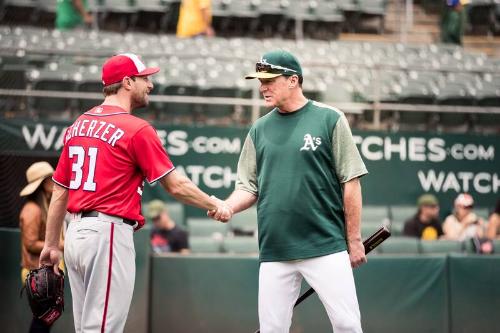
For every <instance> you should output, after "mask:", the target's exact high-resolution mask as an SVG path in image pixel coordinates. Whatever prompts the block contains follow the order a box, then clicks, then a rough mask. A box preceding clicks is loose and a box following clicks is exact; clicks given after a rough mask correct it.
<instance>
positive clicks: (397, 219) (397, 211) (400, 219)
mask: <svg viewBox="0 0 500 333" xmlns="http://www.w3.org/2000/svg"><path fill="white" fill-rule="evenodd" d="M389 210H390V214H391V222H392V223H393V225H394V224H401V225H403V224H404V223H405V221H406V220H408V219H410V218H411V217H413V216H414V215H415V213H416V212H417V207H416V206H413V205H394V206H390V207H389Z"/></svg>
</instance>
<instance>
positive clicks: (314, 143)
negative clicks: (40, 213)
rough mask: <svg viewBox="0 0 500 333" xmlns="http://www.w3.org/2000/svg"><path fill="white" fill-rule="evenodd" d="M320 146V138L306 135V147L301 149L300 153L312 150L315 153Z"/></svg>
mask: <svg viewBox="0 0 500 333" xmlns="http://www.w3.org/2000/svg"><path fill="white" fill-rule="evenodd" d="M320 145H321V138H320V137H319V136H318V137H314V136H312V135H311V134H309V133H307V134H306V135H304V146H302V148H300V151H302V150H311V149H312V151H315V150H316V149H318V147H319V146H320Z"/></svg>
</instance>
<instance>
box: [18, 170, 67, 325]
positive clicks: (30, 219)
mask: <svg viewBox="0 0 500 333" xmlns="http://www.w3.org/2000/svg"><path fill="white" fill-rule="evenodd" d="M53 173H54V169H53V168H52V166H51V165H50V164H49V163H47V162H45V161H42V162H36V163H33V164H32V165H31V166H30V167H29V168H28V170H27V171H26V179H27V181H28V185H26V186H25V187H24V188H23V189H22V191H21V193H20V196H21V197H25V198H26V203H25V204H24V205H23V207H22V209H21V213H20V215H19V227H20V229H21V240H22V241H21V260H22V262H21V263H22V269H21V281H22V282H23V283H24V280H25V279H26V275H28V273H29V271H30V270H31V269H35V268H37V267H38V261H39V259H40V252H41V251H42V249H43V246H44V243H45V227H46V222H47V211H48V207H49V203H50V198H51V196H52V188H53V185H54V183H53V182H52V179H51V176H52V174H53ZM59 248H60V249H61V250H62V249H63V243H62V240H60V242H59ZM49 331H50V326H47V325H46V324H45V323H44V322H43V321H42V320H40V319H37V318H35V317H33V320H32V322H31V326H30V332H49Z"/></svg>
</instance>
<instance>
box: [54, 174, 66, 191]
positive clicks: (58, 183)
mask: <svg viewBox="0 0 500 333" xmlns="http://www.w3.org/2000/svg"><path fill="white" fill-rule="evenodd" d="M52 181H53V182H54V183H56V184H57V185H59V186H62V187H64V188H65V189H68V190H69V186H67V185H64V184H63V183H61V182H58V181H57V180H55V179H54V177H52Z"/></svg>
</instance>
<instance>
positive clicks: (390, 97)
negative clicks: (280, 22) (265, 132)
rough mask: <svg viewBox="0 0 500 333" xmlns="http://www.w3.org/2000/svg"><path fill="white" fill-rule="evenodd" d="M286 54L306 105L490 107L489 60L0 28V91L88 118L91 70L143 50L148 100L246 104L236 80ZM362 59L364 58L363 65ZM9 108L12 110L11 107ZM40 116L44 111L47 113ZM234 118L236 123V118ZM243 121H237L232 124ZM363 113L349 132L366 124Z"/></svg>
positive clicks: (425, 124) (344, 45)
mask: <svg viewBox="0 0 500 333" xmlns="http://www.w3.org/2000/svg"><path fill="white" fill-rule="evenodd" d="M278 47H282V48H286V49H289V50H291V51H292V52H294V53H295V54H297V55H298V57H299V58H300V60H301V62H302V63H303V66H304V77H305V81H304V86H303V88H304V91H305V94H306V95H308V96H309V97H312V98H317V99H319V100H321V101H323V102H326V103H331V104H335V103H338V102H369V103H370V102H373V101H375V100H377V99H378V100H380V101H382V102H386V103H393V102H396V103H416V104H429V105H431V104H438V105H462V106H464V105H465V106H474V105H478V106H496V107H498V106H500V91H499V90H498V88H497V87H498V86H499V85H500V72H499V66H498V65H499V64H500V62H499V61H498V60H495V59H492V58H488V57H486V56H484V55H482V54H469V53H466V52H465V51H464V50H463V49H461V48H457V47H449V46H444V45H403V44H393V43H378V42H377V43H367V42H342V41H331V42H326V41H317V40H315V41H313V40H305V41H303V42H295V41H290V40H284V39H281V40H275V39H272V40H266V39H264V40H259V39H252V38H230V39H227V38H213V39H210V40H208V39H203V38H197V39H178V38H176V37H175V36H172V35H155V34H140V33H127V34H119V33H112V32H106V31H102V32H95V31H82V30H80V31H66V32H61V31H57V30H47V29H40V28H31V27H10V26H3V27H0V60H1V61H0V65H1V67H0V68H1V70H0V76H1V77H2V78H6V80H2V86H6V87H7V86H10V87H11V88H14V87H15V88H18V89H32V90H54V91H61V90H62V91H66V92H71V91H76V92H93V93H95V94H94V95H93V96H92V97H89V98H83V97H80V98H78V99H71V98H66V99H64V100H61V99H59V100H58V99H57V98H52V97H50V98H38V97H33V98H30V99H29V103H28V104H27V108H28V111H40V113H41V114H42V116H43V115H46V114H47V112H49V111H53V112H55V113H59V114H60V112H62V111H66V110H76V111H79V110H81V109H88V108H89V107H91V106H93V105H94V103H95V102H96V101H97V100H99V99H100V98H102V95H101V93H100V91H101V83H100V65H101V64H102V61H103V59H104V58H105V57H106V56H108V55H109V54H115V53H120V52H138V53H140V52H141V51H142V50H145V49H147V50H149V52H148V53H147V54H145V55H144V59H145V60H146V61H147V62H148V63H149V64H151V65H157V66H160V67H161V68H162V69H163V71H162V72H161V73H160V74H159V75H156V76H154V77H153V79H154V83H155V93H156V94H157V95H161V96H162V95H167V96H202V97H203V96H205V97H232V98H250V97H251V96H252V89H254V88H255V87H256V86H257V85H256V84H254V82H251V81H246V80H244V79H243V77H244V75H245V74H246V73H248V72H250V71H252V70H253V67H254V64H255V61H256V60H257V59H259V57H260V55H261V54H260V53H261V52H262V51H263V50H268V49H270V48H278ZM367 54H370V57H366V55H367ZM152 97H153V98H152V101H153V103H152V104H151V109H152V112H153V113H154V114H157V115H159V116H158V117H160V119H162V120H165V121H171V122H173V123H178V122H189V123H193V122H199V123H203V124H217V123H223V124H224V123H225V124H228V123H235V122H236V123H248V121H249V114H250V112H243V111H245V110H247V111H248V110H249V109H248V108H242V107H238V106H232V105H210V104H205V105H202V104H196V105H195V104H178V103H171V102H168V101H166V100H165V99H161V100H155V98H157V96H152ZM10 107H11V108H15V107H16V104H15V103H14V104H11V105H10ZM48 109H50V110H48ZM242 112H243V113H242ZM242 114H243V116H242ZM384 114H385V115H387V116H388V118H387V117H386V118H383V119H387V121H388V122H397V123H398V127H399V128H402V129H403V128H405V125H406V126H407V127H408V128H411V129H421V130H425V129H427V128H429V126H430V125H431V124H432V123H435V124H437V123H439V126H440V128H439V129H443V130H448V129H450V130H457V131H462V132H463V131H465V130H469V129H477V130H478V131H483V130H484V129H489V130H490V131H492V132H495V131H498V126H494V125H493V124H497V123H498V121H500V116H499V115H498V114H497V113H489V112H485V113H478V114H474V115H471V114H468V113H461V114H460V115H459V116H460V117H458V116H457V114H456V113H453V114H449V113H444V112H443V113H440V114H436V113H428V112H427V113H426V112H421V113H418V112H408V111H401V112H396V113H394V115H393V116H391V114H390V113H384ZM372 117H373V113H372V112H369V111H365V113H364V115H363V116H362V117H360V119H359V124H354V125H360V126H362V125H363V122H369V121H370V119H371V118H372Z"/></svg>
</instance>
